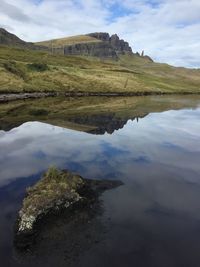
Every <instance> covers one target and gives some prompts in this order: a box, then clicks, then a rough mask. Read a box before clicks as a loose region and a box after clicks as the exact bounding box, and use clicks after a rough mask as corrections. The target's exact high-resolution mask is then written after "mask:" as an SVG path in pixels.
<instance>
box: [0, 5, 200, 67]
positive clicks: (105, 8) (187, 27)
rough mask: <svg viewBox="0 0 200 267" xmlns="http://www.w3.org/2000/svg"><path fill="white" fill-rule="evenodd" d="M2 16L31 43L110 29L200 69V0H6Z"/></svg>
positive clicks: (154, 53) (162, 57)
mask: <svg viewBox="0 0 200 267" xmlns="http://www.w3.org/2000/svg"><path fill="white" fill-rule="evenodd" d="M0 18H1V20H0V26H2V27H6V28H7V29H8V30H10V29H12V31H13V32H14V33H15V34H17V35H18V36H19V37H21V38H22V39H25V40H27V41H39V40H44V39H51V38H57V37H63V36H70V35H76V34H84V33H88V32H94V31H106V32H110V33H111V34H112V33H118V34H119V35H120V37H122V38H124V39H126V40H127V41H129V42H130V44H131V45H132V46H133V50H134V51H141V50H143V49H144V50H145V52H146V54H148V55H150V56H151V57H152V58H154V59H155V60H156V61H160V62H167V63H170V64H173V65H177V66H189V67H199V66H200V53H199V52H200V35H199V32H200V1H199V0H140V1H139V0H124V1H123V3H122V1H119V0H109V1H105V0H84V1H83V0H74V1H73V0H57V1H56V0H41V1H39V0H32V1H31V0H18V1H16V0H0Z"/></svg>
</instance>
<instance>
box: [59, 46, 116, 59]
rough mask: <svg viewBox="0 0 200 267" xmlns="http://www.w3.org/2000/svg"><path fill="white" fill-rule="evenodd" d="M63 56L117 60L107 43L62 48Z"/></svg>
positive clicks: (114, 52)
mask: <svg viewBox="0 0 200 267" xmlns="http://www.w3.org/2000/svg"><path fill="white" fill-rule="evenodd" d="M64 54H65V55H84V56H93V57H99V58H111V59H117V58H118V57H117V53H116V51H115V50H114V49H113V47H112V46H111V45H110V44H109V43H107V42H97V43H84V44H75V45H71V46H65V47H64Z"/></svg>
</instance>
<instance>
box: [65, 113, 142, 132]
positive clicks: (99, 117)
mask: <svg viewBox="0 0 200 267" xmlns="http://www.w3.org/2000/svg"><path fill="white" fill-rule="evenodd" d="M130 119H131V120H134V119H138V117H137V118H134V117H133V118H131V117H128V118H120V117H118V116H115V113H110V114H94V115H83V116H79V117H74V118H70V121H71V122H74V123H76V124H81V125H90V126H94V129H91V130H87V131H86V132H88V133H91V134H105V133H109V134H112V133H113V132H114V131H115V130H119V129H122V128H123V127H124V126H125V125H126V123H127V121H128V120H130Z"/></svg>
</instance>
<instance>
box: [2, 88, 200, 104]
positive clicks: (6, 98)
mask: <svg viewBox="0 0 200 267" xmlns="http://www.w3.org/2000/svg"><path fill="white" fill-rule="evenodd" d="M151 95H152V96H153V95H155V96H156V95H200V92H154V91H152V92H113V93H112V92H65V93H60V92H47V93H45V92H33V93H9V94H5V93H4V94H3V93H2V94H1V93H0V103H6V102H10V101H15V100H25V99H39V98H46V97H56V96H63V97H90V96H96V97H127V96H130V97H132V96H151Z"/></svg>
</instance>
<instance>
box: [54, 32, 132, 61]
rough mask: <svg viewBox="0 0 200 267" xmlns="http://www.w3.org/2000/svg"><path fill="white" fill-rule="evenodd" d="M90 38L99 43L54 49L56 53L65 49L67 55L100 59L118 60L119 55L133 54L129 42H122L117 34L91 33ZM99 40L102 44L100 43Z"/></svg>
mask: <svg viewBox="0 0 200 267" xmlns="http://www.w3.org/2000/svg"><path fill="white" fill-rule="evenodd" d="M88 36H90V37H93V38H96V39H97V42H96V43H95V42H93V43H81V44H73V45H67V46H64V49H63V48H54V50H53V51H54V52H56V51H57V52H59V50H60V49H63V52H64V54H65V55H85V56H94V57H99V58H112V59H117V58H118V55H119V54H126V53H130V54H132V53H133V52H132V48H131V47H130V46H129V43H128V42H125V41H124V40H121V39H120V38H119V37H118V35H117V34H114V35H112V36H110V35H109V34H108V33H103V32H99V33H98V32H97V33H90V34H88ZM99 40H100V41H101V42H99Z"/></svg>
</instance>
